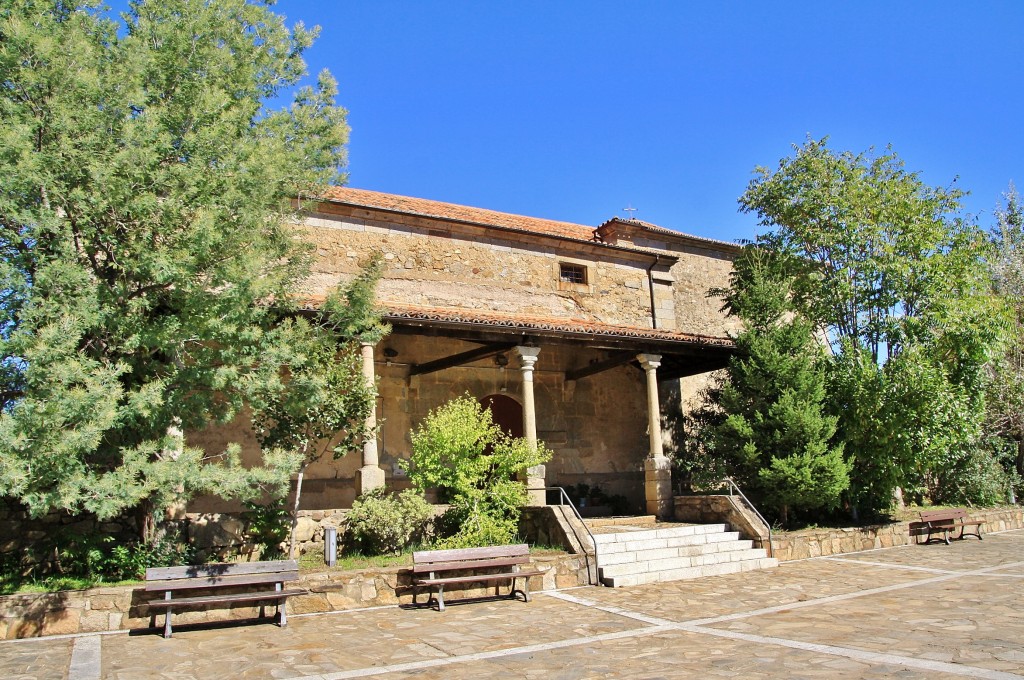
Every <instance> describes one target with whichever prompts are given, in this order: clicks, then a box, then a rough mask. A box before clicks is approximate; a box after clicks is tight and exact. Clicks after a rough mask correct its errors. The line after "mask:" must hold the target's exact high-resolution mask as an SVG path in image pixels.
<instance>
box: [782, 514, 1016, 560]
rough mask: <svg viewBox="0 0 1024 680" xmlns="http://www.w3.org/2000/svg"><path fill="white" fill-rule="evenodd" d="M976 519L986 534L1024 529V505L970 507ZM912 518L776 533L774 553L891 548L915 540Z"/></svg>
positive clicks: (790, 555) (787, 556)
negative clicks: (912, 530)
mask: <svg viewBox="0 0 1024 680" xmlns="http://www.w3.org/2000/svg"><path fill="white" fill-rule="evenodd" d="M968 514H969V515H970V516H971V518H972V519H980V520H984V522H985V524H983V525H982V527H981V531H982V534H986V533H992V532H995V531H1006V530H1007V529H1024V508H1009V509H1004V510H969V511H968ZM909 524H910V523H909V522H898V523H896V524H878V525H875V526H868V527H856V528H846V529H807V530H804V531H792V532H782V533H777V534H772V547H773V551H774V556H775V557H776V558H777V559H778V560H779V561H780V562H785V561H788V560H802V559H807V558H808V557H824V556H827V555H839V554H842V553H851V552H859V551H862V550H874V549H876V548H891V547H893V546H897V545H908V544H910V543H913V538H912V537H911V536H910V527H909Z"/></svg>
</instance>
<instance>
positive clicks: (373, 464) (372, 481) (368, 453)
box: [356, 342, 384, 496]
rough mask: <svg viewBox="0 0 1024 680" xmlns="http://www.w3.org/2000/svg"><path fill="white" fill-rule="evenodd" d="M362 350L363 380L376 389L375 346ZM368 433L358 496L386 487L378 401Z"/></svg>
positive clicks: (358, 473) (367, 345) (364, 345)
mask: <svg viewBox="0 0 1024 680" xmlns="http://www.w3.org/2000/svg"><path fill="white" fill-rule="evenodd" d="M360 348H361V350H362V355H363V379H364V380H365V381H366V383H367V384H368V385H369V386H370V387H374V386H375V384H376V380H375V378H374V373H373V345H372V344H371V343H369V342H364V343H361V344H360ZM366 431H367V432H368V433H369V434H368V435H367V436H366V437H364V438H363V466H362V467H361V468H359V469H358V470H357V471H356V495H357V496H361V495H363V494H364V493H366V492H367V491H373V490H374V489H378V488H380V487H382V486H384V471H383V470H381V469H380V467H378V465H377V403H376V399H375V400H374V404H373V408H371V409H370V414H369V415H368V416H367V417H366Z"/></svg>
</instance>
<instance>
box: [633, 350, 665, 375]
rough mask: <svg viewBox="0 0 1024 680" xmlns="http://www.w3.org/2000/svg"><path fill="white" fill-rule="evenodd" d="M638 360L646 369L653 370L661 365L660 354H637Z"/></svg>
mask: <svg viewBox="0 0 1024 680" xmlns="http://www.w3.org/2000/svg"><path fill="white" fill-rule="evenodd" d="M636 360H637V361H639V362H640V365H641V366H643V367H644V370H645V371H652V370H654V369H656V368H658V367H659V366H661V355H660V354H637V355H636Z"/></svg>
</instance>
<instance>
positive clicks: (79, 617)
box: [0, 554, 587, 640]
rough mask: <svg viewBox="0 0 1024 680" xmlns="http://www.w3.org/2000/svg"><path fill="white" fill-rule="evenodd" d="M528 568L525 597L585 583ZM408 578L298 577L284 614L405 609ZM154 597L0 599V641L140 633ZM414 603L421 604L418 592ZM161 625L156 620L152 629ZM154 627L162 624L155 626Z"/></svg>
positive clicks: (228, 615)
mask: <svg viewBox="0 0 1024 680" xmlns="http://www.w3.org/2000/svg"><path fill="white" fill-rule="evenodd" d="M532 561H533V564H534V566H536V567H537V568H538V569H540V570H542V571H544V574H543V575H542V576H534V577H532V578H531V579H530V590H531V591H539V590H554V589H557V588H569V587H574V586H579V585H586V583H587V562H586V558H585V556H577V555H566V554H551V555H535V556H532ZM410 579H411V571H410V570H409V569H408V568H404V567H392V568H387V569H368V570H363V571H339V570H326V569H325V570H323V571H313V572H304V573H303V574H302V575H301V577H300V579H299V581H298V582H296V583H292V584H289V585H290V586H294V587H298V588H305V589H307V590H308V591H309V594H307V595H303V596H301V597H293V598H291V599H289V601H288V611H289V613H290V614H308V613H314V612H331V611H341V610H346V609H359V608H362V607H374V606H381V605H398V604H402V605H406V604H412V601H413V593H412V588H411V585H410V584H411V581H410ZM493 594H494V590H493V587H490V588H483V587H481V588H479V589H475V590H468V591H460V592H459V593H458V596H459V597H476V596H490V595H493ZM155 596H159V593H146V592H145V591H144V590H143V589H142V587H141V586H122V587H113V588H90V589H88V590H74V591H66V592H61V593H26V594H20V595H5V596H0V639H7V640H11V639H16V638H26V637H39V636H44V635H62V634H68V633H95V632H101V631H113V630H131V629H139V628H148V627H150V625H151V620H150V616H151V615H150V612H149V608H148V607H147V606H146V602H147V601H149V600H151V599H153V598H154V597H155ZM418 599H419V602H420V603H421V604H422V603H424V602H426V600H427V596H426V594H425V593H421V594H420V595H419V598H418ZM258 613H259V610H258V607H250V606H238V607H232V608H230V609H229V608H226V607H215V608H213V609H210V610H208V611H205V610H195V611H188V610H186V611H182V612H180V613H179V612H176V613H175V614H174V625H175V628H177V627H178V625H179V624H182V625H186V624H190V623H206V622H214V621H228V620H231V619H243V618H253V617H255V616H257V615H258ZM162 621H163V618H162V613H160V614H158V615H157V618H156V623H161V622H162ZM161 625H162V623H161Z"/></svg>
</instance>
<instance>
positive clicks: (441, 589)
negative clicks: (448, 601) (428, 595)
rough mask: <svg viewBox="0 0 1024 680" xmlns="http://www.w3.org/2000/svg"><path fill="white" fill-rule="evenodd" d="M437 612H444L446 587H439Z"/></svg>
mask: <svg viewBox="0 0 1024 680" xmlns="http://www.w3.org/2000/svg"><path fill="white" fill-rule="evenodd" d="M437 611H439V612H443V611H444V586H443V585H440V586H438V587H437Z"/></svg>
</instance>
